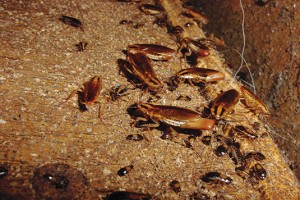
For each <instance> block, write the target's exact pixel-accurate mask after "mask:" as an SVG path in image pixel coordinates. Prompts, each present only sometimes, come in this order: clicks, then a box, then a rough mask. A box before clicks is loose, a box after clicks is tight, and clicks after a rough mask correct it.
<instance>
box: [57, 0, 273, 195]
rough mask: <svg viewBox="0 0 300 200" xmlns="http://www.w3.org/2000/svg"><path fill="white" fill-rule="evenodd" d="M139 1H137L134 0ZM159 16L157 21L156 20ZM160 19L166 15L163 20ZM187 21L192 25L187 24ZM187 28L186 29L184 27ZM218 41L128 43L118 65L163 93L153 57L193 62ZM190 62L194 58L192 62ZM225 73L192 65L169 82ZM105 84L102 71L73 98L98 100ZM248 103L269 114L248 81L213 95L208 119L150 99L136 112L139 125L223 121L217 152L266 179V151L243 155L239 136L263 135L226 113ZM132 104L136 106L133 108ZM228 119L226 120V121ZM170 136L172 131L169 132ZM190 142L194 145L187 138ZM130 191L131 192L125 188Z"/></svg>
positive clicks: (205, 125)
mask: <svg viewBox="0 0 300 200" xmlns="http://www.w3.org/2000/svg"><path fill="white" fill-rule="evenodd" d="M118 2H132V1H130V0H118ZM135 2H136V1H135ZM185 7H186V11H185V12H184V13H182V15H184V16H186V17H188V18H192V19H194V20H196V21H197V22H198V23H202V24H205V23H207V19H206V18H205V17H204V16H203V15H202V14H201V13H199V12H198V11H196V10H194V9H192V8H190V6H186V5H185ZM139 9H140V10H141V11H142V12H144V13H146V14H150V15H162V13H163V12H164V10H163V8H161V7H159V6H156V5H150V4H143V5H141V6H140V7H139ZM61 21H63V22H64V23H66V24H69V25H71V26H74V27H80V28H82V24H81V23H80V21H79V20H77V19H74V18H70V17H66V16H63V17H62V18H61ZM157 21H158V20H156V22H157ZM159 22H160V23H161V22H162V20H161V19H159ZM186 26H188V25H186ZM167 28H168V32H170V33H172V34H175V35H176V36H177V39H178V38H180V37H179V34H180V32H181V29H182V28H181V27H172V26H170V25H167ZM182 30H183V29H182ZM213 46H214V42H213V41H212V40H209V39H204V38H201V39H198V40H195V39H192V38H187V37H186V38H183V39H181V40H180V48H179V51H176V50H174V49H171V48H169V47H165V46H161V45H157V44H133V45H128V48H127V50H126V51H125V54H126V57H127V60H123V59H119V60H118V65H119V68H120V71H121V72H123V74H124V75H125V76H126V78H127V79H128V80H129V81H130V82H132V83H133V84H134V86H136V87H138V88H140V89H142V90H143V91H144V92H150V93H151V94H153V95H156V94H159V93H161V92H162V90H163V89H164V87H163V82H162V81H161V80H160V79H159V78H158V77H157V75H156V73H155V70H154V68H153V66H152V64H151V60H154V61H168V60H170V59H171V58H173V57H174V56H175V55H176V54H177V52H181V53H182V54H183V57H184V58H185V60H187V61H189V60H190V59H191V58H192V60H193V61H194V62H196V63H197V62H198V60H199V59H201V58H203V57H207V56H209V55H210V54H211V49H212V48H213ZM190 63H191V62H190ZM224 78H225V74H224V73H223V72H220V71H217V70H214V69H208V68H198V67H190V68H185V69H182V70H180V71H178V72H177V73H176V74H175V75H174V76H173V77H171V78H170V81H169V82H168V85H169V90H171V91H173V90H175V89H176V88H177V86H178V85H179V84H180V83H183V82H187V83H189V84H193V85H198V84H202V83H204V84H206V83H212V82H218V81H222V80H224ZM101 89H102V81H101V78H100V77H99V76H94V77H92V78H91V79H90V80H89V81H87V82H86V83H85V84H84V87H83V90H82V91H78V90H76V91H75V92H73V93H72V94H71V95H70V96H69V97H68V98H67V100H68V99H70V98H71V97H72V96H73V95H74V94H75V93H76V92H77V93H78V102H79V104H80V105H83V106H84V107H85V105H90V104H93V103H94V102H95V101H96V100H97V98H98V96H99V95H100V92H101ZM127 90H128V87H127V86H124V85H118V86H116V87H113V88H111V90H110V92H109V96H110V98H111V100H113V101H116V100H117V99H118V98H120V97H121V96H123V95H124V94H125V93H126V92H127ZM239 102H241V103H243V105H244V106H245V107H247V108H248V109H249V110H250V111H252V112H255V113H259V114H261V113H262V114H269V112H268V109H267V107H266V106H265V104H264V103H263V102H262V101H261V100H260V99H259V98H258V97H257V96H256V95H255V94H254V93H253V92H251V91H250V90H249V89H247V88H246V87H244V86H241V87H240V92H239V91H238V90H236V89H230V90H228V91H225V92H223V93H221V94H219V95H218V96H217V97H216V98H215V99H214V100H212V102H211V104H210V106H209V110H210V114H209V116H208V117H207V118H204V117H202V116H203V115H202V114H201V113H199V112H197V111H194V110H191V109H187V108H183V107H177V106H171V105H158V104H153V103H149V102H137V103H135V104H134V108H135V111H134V112H132V113H133V114H132V115H137V116H133V117H135V119H136V120H135V123H134V125H135V126H136V127H147V128H148V129H149V128H150V127H152V128H154V127H159V126H164V127H167V128H168V130H174V129H175V130H177V129H181V130H190V131H192V130H212V129H214V128H215V127H216V126H223V131H222V132H223V133H221V134H219V135H216V136H215V138H216V140H217V142H219V143H220V144H221V145H219V146H218V147H217V148H216V149H215V153H216V155H217V156H224V155H225V154H228V155H229V156H230V157H231V158H232V160H233V162H234V163H235V164H236V166H237V167H236V172H237V174H238V175H240V176H242V177H245V175H248V176H249V177H251V178H252V177H254V178H255V179H256V180H264V179H265V178H266V176H267V172H266V170H265V169H264V168H263V166H262V165H261V164H260V163H257V162H256V161H262V160H264V159H265V156H264V155H263V154H262V153H260V152H249V153H246V154H243V153H242V152H241V151H240V144H239V143H238V142H236V141H235V137H234V136H235V135H237V136H241V137H245V138H247V139H250V140H254V139H256V138H258V135H256V134H255V133H254V131H252V130H251V129H250V128H248V127H245V126H242V125H235V126H233V125H231V124H230V123H229V122H228V121H227V120H226V117H227V116H228V115H229V114H230V113H232V111H233V110H234V108H235V106H236V105H237V104H238V103H239ZM130 109H132V106H131V107H130ZM130 114H131V113H130ZM138 122H142V123H138ZM222 124H223V125H222ZM164 137H165V138H168V136H167V135H164ZM126 139H128V140H134V141H140V140H142V139H143V136H142V135H139V134H135V135H128V136H127V137H126ZM202 141H203V143H204V144H206V145H209V144H210V142H211V136H204V137H203V138H202ZM186 145H187V146H191V144H190V143H189V142H188V141H187V142H186ZM132 169H134V166H133V165H128V166H125V167H122V168H121V169H120V170H119V171H118V173H117V174H118V175H119V176H124V175H126V174H127V173H128V172H129V171H130V170H132ZM201 180H202V181H203V182H206V183H221V184H230V183H231V182H232V181H233V180H232V178H230V177H228V176H226V175H224V174H222V173H219V172H216V171H212V172H208V173H206V174H205V175H203V176H202V177H201ZM170 186H171V187H172V188H173V190H174V191H175V192H176V193H177V192H180V184H179V182H178V181H176V180H174V181H172V182H171V183H170ZM126 195H129V194H127V193H126Z"/></svg>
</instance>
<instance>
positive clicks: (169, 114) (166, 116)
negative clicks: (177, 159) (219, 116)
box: [137, 103, 215, 130]
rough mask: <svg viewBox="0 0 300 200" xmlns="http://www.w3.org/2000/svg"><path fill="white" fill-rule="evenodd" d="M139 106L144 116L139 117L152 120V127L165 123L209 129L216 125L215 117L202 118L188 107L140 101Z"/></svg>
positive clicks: (179, 126) (186, 127)
mask: <svg viewBox="0 0 300 200" xmlns="http://www.w3.org/2000/svg"><path fill="white" fill-rule="evenodd" d="M137 107H138V110H140V111H141V113H142V114H143V116H144V118H137V119H140V120H144V121H146V120H152V121H153V122H154V123H155V124H152V127H158V126H159V124H160V123H163V124H165V125H168V126H173V127H178V128H181V129H200V130H209V129H212V127H213V126H214V125H215V120H214V119H206V118H202V117H200V114H199V113H198V112H196V111H193V110H190V109H186V108H181V107H176V106H164V105H154V104H148V103H138V104H137ZM149 127H150V126H149Z"/></svg>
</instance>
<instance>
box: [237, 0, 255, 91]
mask: <svg viewBox="0 0 300 200" xmlns="http://www.w3.org/2000/svg"><path fill="white" fill-rule="evenodd" d="M240 6H241V10H242V35H243V47H242V52H241V53H240V52H238V53H239V54H240V56H241V64H240V67H239V69H238V70H237V71H236V73H235V74H234V77H233V79H236V76H237V74H238V73H239V71H240V70H241V69H242V67H243V63H245V65H246V67H247V69H248V71H249V74H250V77H251V81H252V85H251V86H252V87H253V91H254V94H256V88H255V83H254V80H253V76H252V73H251V70H250V68H249V66H248V63H247V62H246V60H245V58H244V52H245V46H246V35H245V11H244V6H243V3H242V0H240Z"/></svg>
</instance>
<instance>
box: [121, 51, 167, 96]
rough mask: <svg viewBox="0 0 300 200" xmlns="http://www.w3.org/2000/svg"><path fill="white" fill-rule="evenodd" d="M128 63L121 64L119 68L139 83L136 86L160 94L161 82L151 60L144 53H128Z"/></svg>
mask: <svg viewBox="0 0 300 200" xmlns="http://www.w3.org/2000/svg"><path fill="white" fill-rule="evenodd" d="M127 57H128V61H129V63H130V64H129V63H126V62H124V61H123V62H120V61H119V66H120V68H121V70H122V71H123V72H124V73H125V75H130V76H132V77H134V79H136V80H137V81H138V83H136V85H138V86H141V88H142V89H145V90H147V91H150V92H158V91H159V90H160V89H161V88H162V83H161V81H160V80H159V79H158V78H157V76H156V73H155V71H154V69H153V67H152V65H151V63H150V60H149V59H148V58H147V57H146V56H145V55H144V54H142V53H135V54H132V53H129V52H128V53H127Z"/></svg>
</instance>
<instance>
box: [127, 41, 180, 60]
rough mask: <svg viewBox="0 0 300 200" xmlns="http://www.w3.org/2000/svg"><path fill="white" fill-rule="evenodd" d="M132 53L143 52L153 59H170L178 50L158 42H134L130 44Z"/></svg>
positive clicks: (129, 48) (129, 49)
mask: <svg viewBox="0 0 300 200" xmlns="http://www.w3.org/2000/svg"><path fill="white" fill-rule="evenodd" d="M128 52H130V53H137V52H138V53H142V54H144V55H146V56H147V57H148V58H150V59H152V60H161V61H165V60H170V59H171V58H173V57H174V56H175V55H176V51H175V50H174V49H171V48H169V47H165V46H162V45H157V44H133V45H129V46H128Z"/></svg>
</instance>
